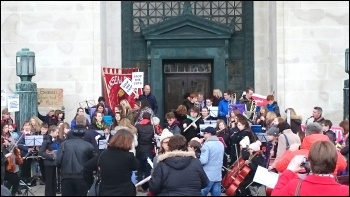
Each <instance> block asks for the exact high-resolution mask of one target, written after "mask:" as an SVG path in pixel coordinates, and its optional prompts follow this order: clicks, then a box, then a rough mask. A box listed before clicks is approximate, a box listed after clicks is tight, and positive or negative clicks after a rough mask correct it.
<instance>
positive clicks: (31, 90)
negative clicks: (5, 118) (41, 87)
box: [15, 48, 38, 126]
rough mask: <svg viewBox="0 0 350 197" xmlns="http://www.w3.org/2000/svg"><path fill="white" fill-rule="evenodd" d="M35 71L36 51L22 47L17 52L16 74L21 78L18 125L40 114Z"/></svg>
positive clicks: (17, 84) (17, 89)
mask: <svg viewBox="0 0 350 197" xmlns="http://www.w3.org/2000/svg"><path fill="white" fill-rule="evenodd" d="M35 72H36V70H35V53H34V52H33V51H29V49H28V48H22V50H21V51H18V52H17V53H16V74H17V76H19V78H20V79H21V81H20V82H19V83H16V94H19V111H17V112H16V115H15V120H16V124H17V125H18V126H20V125H22V124H23V123H24V122H26V121H28V120H29V119H30V118H31V117H32V116H38V90H37V85H36V83H33V82H32V77H33V76H35Z"/></svg>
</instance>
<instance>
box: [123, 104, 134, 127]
mask: <svg viewBox="0 0 350 197" xmlns="http://www.w3.org/2000/svg"><path fill="white" fill-rule="evenodd" d="M120 106H121V108H122V111H121V115H122V118H128V119H129V120H130V122H131V124H134V119H135V118H134V117H135V110H133V109H132V108H131V106H130V103H129V101H128V100H126V99H123V100H121V101H120Z"/></svg>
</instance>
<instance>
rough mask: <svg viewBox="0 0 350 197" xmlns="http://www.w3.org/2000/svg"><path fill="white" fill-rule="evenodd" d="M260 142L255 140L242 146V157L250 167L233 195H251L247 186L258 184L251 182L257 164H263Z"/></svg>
mask: <svg viewBox="0 0 350 197" xmlns="http://www.w3.org/2000/svg"><path fill="white" fill-rule="evenodd" d="M260 146H261V142H260V141H256V142H253V143H251V144H250V145H249V146H248V147H243V148H242V151H241V153H242V158H243V159H244V160H245V164H247V165H248V166H249V168H250V171H249V173H248V175H247V176H246V177H245V179H244V181H243V182H242V183H241V184H240V185H239V187H238V191H237V192H236V194H235V196H248V195H252V194H251V193H250V190H249V188H247V187H249V186H260V184H258V183H255V182H253V179H254V175H255V173H256V170H257V169H258V166H262V165H263V164H264V160H265V159H264V156H263V155H262V152H261V151H260Z"/></svg>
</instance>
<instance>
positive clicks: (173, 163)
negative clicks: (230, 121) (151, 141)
mask: <svg viewBox="0 0 350 197" xmlns="http://www.w3.org/2000/svg"><path fill="white" fill-rule="evenodd" d="M213 129H214V128H213ZM214 131H215V129H214ZM168 146H169V152H166V153H165V154H163V155H161V156H159V158H158V165H157V166H156V167H155V168H154V172H153V174H152V178H151V180H150V182H149V191H150V192H151V193H152V194H153V195H155V196H200V195H201V189H202V188H205V187H206V186H207V185H208V183H209V180H208V177H207V175H206V173H205V172H204V170H203V167H202V165H201V163H200V162H199V160H198V159H197V158H196V156H195V153H194V152H188V151H187V141H186V138H185V137H184V136H181V135H174V136H172V137H170V139H169V142H168ZM220 168H221V166H220ZM164 180H166V181H164ZM219 195H220V193H219Z"/></svg>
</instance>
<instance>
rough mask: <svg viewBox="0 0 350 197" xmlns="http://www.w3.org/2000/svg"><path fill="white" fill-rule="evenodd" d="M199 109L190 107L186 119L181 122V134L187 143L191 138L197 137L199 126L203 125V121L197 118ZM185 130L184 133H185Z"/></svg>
mask: <svg viewBox="0 0 350 197" xmlns="http://www.w3.org/2000/svg"><path fill="white" fill-rule="evenodd" d="M198 115H199V108H198V107H192V108H191V109H190V110H189V113H188V115H187V119H185V120H184V121H182V123H181V124H182V126H183V129H184V130H183V131H182V132H181V134H182V135H183V136H185V138H186V140H187V142H189V141H190V140H191V139H192V138H194V137H197V136H198V135H199V132H200V128H199V124H204V122H203V120H201V119H200V118H198ZM185 130H186V131H185Z"/></svg>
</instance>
